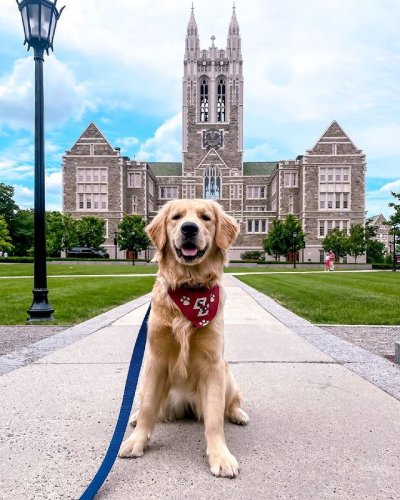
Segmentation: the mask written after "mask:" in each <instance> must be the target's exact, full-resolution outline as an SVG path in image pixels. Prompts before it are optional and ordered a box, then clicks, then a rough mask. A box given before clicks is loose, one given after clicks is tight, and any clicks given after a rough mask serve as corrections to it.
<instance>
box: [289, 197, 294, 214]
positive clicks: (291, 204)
mask: <svg viewBox="0 0 400 500" xmlns="http://www.w3.org/2000/svg"><path fill="white" fill-rule="evenodd" d="M288 212H289V214H292V213H293V194H290V195H289V210H288Z"/></svg>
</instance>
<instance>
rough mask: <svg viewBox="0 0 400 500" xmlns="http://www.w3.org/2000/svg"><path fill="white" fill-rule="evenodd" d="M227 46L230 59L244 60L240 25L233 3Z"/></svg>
mask: <svg viewBox="0 0 400 500" xmlns="http://www.w3.org/2000/svg"><path fill="white" fill-rule="evenodd" d="M226 46H227V52H228V57H229V58H230V59H234V60H238V59H241V58H242V53H241V50H240V46H241V40H240V31H239V23H238V20H237V17H236V7H235V3H233V7H232V18H231V22H230V24H229V30H228V41H227V45H226Z"/></svg>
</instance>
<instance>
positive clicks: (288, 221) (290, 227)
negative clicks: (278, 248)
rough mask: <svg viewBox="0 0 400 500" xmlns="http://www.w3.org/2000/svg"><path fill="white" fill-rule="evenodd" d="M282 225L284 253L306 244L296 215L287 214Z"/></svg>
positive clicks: (296, 249)
mask: <svg viewBox="0 0 400 500" xmlns="http://www.w3.org/2000/svg"><path fill="white" fill-rule="evenodd" d="M283 227H284V242H285V245H286V253H292V252H298V251H299V250H301V249H302V248H304V247H305V246H306V244H305V235H304V231H303V228H302V227H301V222H300V221H299V219H298V218H297V217H295V216H294V215H293V214H289V215H287V216H286V217H285V220H284V221H283ZM294 234H295V235H296V236H295V237H294V236H293V235H294Z"/></svg>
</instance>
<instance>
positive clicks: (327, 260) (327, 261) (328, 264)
mask: <svg viewBox="0 0 400 500" xmlns="http://www.w3.org/2000/svg"><path fill="white" fill-rule="evenodd" d="M330 267H331V258H330V254H329V253H327V254H326V257H325V264H324V271H329V270H330Z"/></svg>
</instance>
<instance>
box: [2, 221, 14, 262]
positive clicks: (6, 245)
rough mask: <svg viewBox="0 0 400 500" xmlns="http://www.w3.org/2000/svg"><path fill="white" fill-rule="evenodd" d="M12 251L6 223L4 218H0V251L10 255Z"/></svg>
mask: <svg viewBox="0 0 400 500" xmlns="http://www.w3.org/2000/svg"><path fill="white" fill-rule="evenodd" d="M12 249H13V246H12V244H11V237H10V233H9V232H8V227H7V223H6V220H5V218H4V217H2V216H0V250H1V251H2V252H7V253H10V252H11V251H12Z"/></svg>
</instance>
